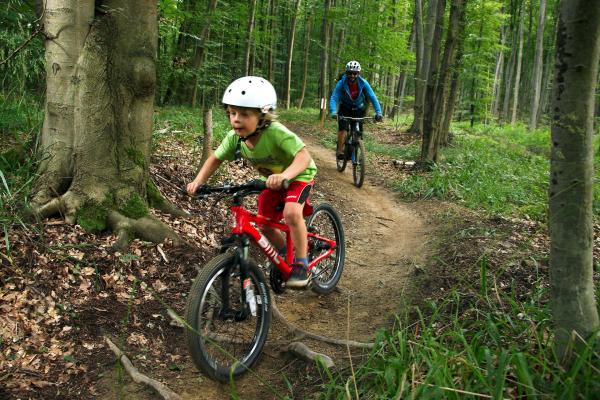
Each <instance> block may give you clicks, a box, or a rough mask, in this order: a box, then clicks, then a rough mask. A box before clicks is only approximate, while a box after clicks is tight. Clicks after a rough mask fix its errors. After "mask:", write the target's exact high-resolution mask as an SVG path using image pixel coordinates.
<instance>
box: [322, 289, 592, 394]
mask: <svg viewBox="0 0 600 400" xmlns="http://www.w3.org/2000/svg"><path fill="white" fill-rule="evenodd" d="M534 288H535V290H534V291H533V293H532V294H531V297H530V299H529V301H527V302H516V301H515V300H514V298H513V297H512V296H510V294H508V295H505V296H503V297H502V302H503V303H502V304H503V305H504V306H503V307H501V306H499V305H498V304H496V303H495V302H494V301H492V299H491V298H490V297H489V296H488V295H487V294H483V295H478V296H473V295H464V294H461V293H459V292H458V291H452V292H451V293H450V294H449V295H448V296H447V297H446V299H445V300H442V301H434V302H431V303H429V304H427V305H426V306H425V308H423V309H418V310H417V311H416V314H417V321H416V322H415V323H411V321H412V320H413V319H412V318H409V317H408V316H407V317H401V318H398V320H397V323H396V326H395V327H394V329H392V330H391V331H388V332H381V333H380V334H379V336H378V339H377V345H376V348H375V349H374V350H373V352H372V353H371V356H370V357H369V360H368V361H367V362H366V363H365V364H363V365H362V366H361V367H360V368H359V369H358V370H357V373H356V379H357V382H358V385H357V386H358V388H359V394H358V395H359V396H358V397H359V398H369V399H375V398H377V399H391V398H398V399H399V398H435V399H440V398H444V399H478V398H484V397H485V398H494V399H501V398H519V397H520V398H590V399H591V398H598V396H599V395H600V381H598V379H597V371H598V368H600V358H599V356H598V351H600V341H599V340H597V339H596V340H591V341H590V342H589V343H588V347H587V348H586V349H585V350H583V351H582V352H581V353H580V354H579V356H578V357H577V361H576V362H575V363H574V364H573V365H572V366H571V367H570V368H569V369H567V370H565V369H563V368H562V367H561V365H560V363H559V362H558V361H557V359H556V356H555V354H554V353H553V351H552V346H551V344H552V339H553V336H552V333H551V326H550V311H549V309H548V307H547V304H545V302H544V301H543V298H545V296H546V289H544V288H542V286H541V285H536V286H535V287H534ZM490 294H491V293H490ZM345 383H346V378H345V377H344V378H342V377H335V378H334V379H332V380H330V381H329V382H328V384H327V385H326V386H325V387H326V392H327V394H326V395H325V396H324V397H325V398H339V399H342V398H346V389H345V388H344V385H345ZM349 387H350V388H352V387H353V385H349ZM351 392H353V390H351ZM352 397H354V396H352Z"/></svg>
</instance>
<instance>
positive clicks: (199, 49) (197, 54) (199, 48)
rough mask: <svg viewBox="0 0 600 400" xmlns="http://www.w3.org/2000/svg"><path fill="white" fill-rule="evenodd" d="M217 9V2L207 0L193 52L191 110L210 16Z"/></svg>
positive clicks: (193, 106)
mask: <svg viewBox="0 0 600 400" xmlns="http://www.w3.org/2000/svg"><path fill="white" fill-rule="evenodd" d="M216 9H217V0H209V3H208V10H207V13H206V20H205V21H204V26H203V27H202V31H201V32H200V39H199V40H198V39H197V41H196V48H195V50H194V61H193V65H194V72H195V74H194V86H193V92H192V108H195V107H196V97H197V95H198V80H199V78H200V70H201V69H202V64H203V63H204V55H205V53H206V52H205V49H206V42H207V41H208V39H209V37H210V25H211V22H212V16H213V14H214V12H215V10H216Z"/></svg>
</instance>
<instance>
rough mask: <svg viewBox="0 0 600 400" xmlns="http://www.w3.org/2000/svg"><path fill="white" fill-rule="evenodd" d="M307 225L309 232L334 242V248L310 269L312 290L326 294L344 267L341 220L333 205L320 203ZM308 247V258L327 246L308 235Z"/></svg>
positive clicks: (344, 252)
mask: <svg viewBox="0 0 600 400" xmlns="http://www.w3.org/2000/svg"><path fill="white" fill-rule="evenodd" d="M307 227H308V230H309V231H310V232H314V233H316V234H317V235H320V236H322V237H325V238H327V239H330V240H335V242H336V248H335V249H334V251H333V253H331V255H330V256H329V257H328V258H325V259H323V260H322V261H321V262H320V263H318V264H317V265H315V266H314V267H313V270H312V273H313V277H312V289H313V291H315V292H317V293H320V294H326V293H329V292H331V291H332V290H333V289H334V288H335V286H336V285H337V283H338V282H339V280H340V278H341V276H342V271H343V269H344V258H345V257H346V243H345V241H344V229H343V227H342V221H341V219H340V216H339V215H338V213H337V212H336V211H335V209H334V208H333V206H331V205H330V204H327V203H321V204H319V205H318V206H316V207H315V209H314V211H313V213H312V215H311V216H310V217H309V218H308V221H307ZM308 247H309V258H310V260H312V259H314V258H316V257H317V256H319V255H320V254H322V253H323V252H324V251H327V249H328V248H329V246H327V245H326V244H325V242H323V241H320V240H318V239H316V238H315V237H313V236H309V243H308Z"/></svg>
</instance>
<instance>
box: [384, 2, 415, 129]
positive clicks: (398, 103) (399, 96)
mask: <svg viewBox="0 0 600 400" xmlns="http://www.w3.org/2000/svg"><path fill="white" fill-rule="evenodd" d="M415 13H416V12H415ZM413 20H414V21H413V24H412V30H411V34H410V39H409V45H408V50H409V51H410V52H412V51H413V48H414V47H415V36H416V29H417V24H416V18H413ZM407 69H408V60H405V61H403V62H402V64H400V71H401V72H400V76H399V77H398V84H397V85H396V93H395V100H394V105H393V107H392V111H391V112H390V119H392V120H393V119H394V118H395V117H396V115H399V114H400V113H402V103H403V102H404V91H405V90H406V74H407V71H406V70H407Z"/></svg>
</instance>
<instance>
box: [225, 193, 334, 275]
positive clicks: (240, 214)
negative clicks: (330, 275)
mask: <svg viewBox="0 0 600 400" xmlns="http://www.w3.org/2000/svg"><path fill="white" fill-rule="evenodd" d="M230 210H231V212H232V214H233V216H234V225H233V227H232V230H231V234H232V236H233V237H240V236H241V237H247V238H250V239H251V240H252V241H254V242H255V243H256V244H257V245H258V247H259V248H260V249H261V250H262V252H263V253H264V254H265V255H266V256H267V257H268V258H269V260H270V261H271V262H272V263H273V264H275V265H276V266H277V269H278V270H279V272H281V275H282V277H283V279H284V280H286V281H287V280H288V278H289V276H290V274H291V272H292V267H291V266H290V264H291V263H292V261H293V259H294V245H293V243H292V237H291V235H290V228H289V226H287V225H286V224H282V223H279V222H276V221H273V220H272V219H270V218H267V217H264V216H262V215H257V214H255V213H253V212H250V211H248V210H246V209H245V208H244V206H243V205H241V204H234V205H233V206H231V207H230ZM253 224H255V225H256V226H268V227H271V228H277V229H279V230H281V231H282V232H284V233H285V237H286V246H287V252H286V255H285V259H284V258H283V257H281V256H280V255H279V253H278V252H277V250H275V249H274V248H273V246H271V243H269V240H268V239H267V238H266V237H265V236H264V235H263V234H262V233H260V231H259V230H258V229H257V228H256V227H255V226H254V225H253ZM307 236H308V238H311V237H313V238H315V239H317V240H319V241H321V242H325V243H326V244H327V245H328V246H329V248H328V249H327V250H326V251H325V252H324V253H322V254H320V255H319V256H318V257H316V258H315V259H313V260H311V261H310V262H309V263H308V268H309V269H312V268H313V267H314V266H315V265H317V264H318V263H319V262H321V261H322V260H323V259H325V258H327V257H329V256H330V255H331V254H332V253H333V251H334V250H335V249H336V247H337V243H336V242H335V240H331V239H328V238H326V237H323V236H321V235H317V234H316V233H314V232H308V235H307ZM248 244H249V243H248ZM242 245H243V246H246V244H245V243H244V241H242ZM243 254H244V257H245V255H246V254H247V251H244V252H243Z"/></svg>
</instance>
